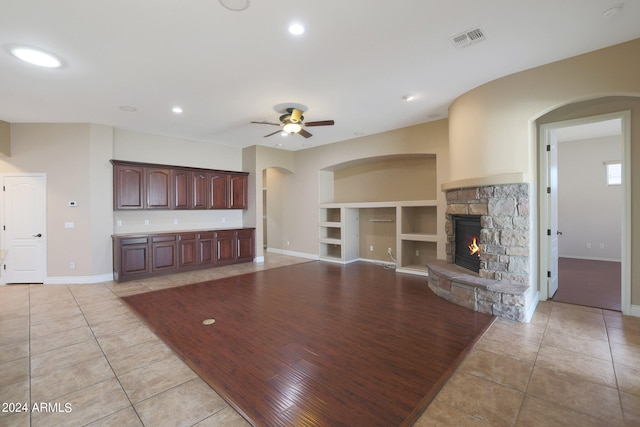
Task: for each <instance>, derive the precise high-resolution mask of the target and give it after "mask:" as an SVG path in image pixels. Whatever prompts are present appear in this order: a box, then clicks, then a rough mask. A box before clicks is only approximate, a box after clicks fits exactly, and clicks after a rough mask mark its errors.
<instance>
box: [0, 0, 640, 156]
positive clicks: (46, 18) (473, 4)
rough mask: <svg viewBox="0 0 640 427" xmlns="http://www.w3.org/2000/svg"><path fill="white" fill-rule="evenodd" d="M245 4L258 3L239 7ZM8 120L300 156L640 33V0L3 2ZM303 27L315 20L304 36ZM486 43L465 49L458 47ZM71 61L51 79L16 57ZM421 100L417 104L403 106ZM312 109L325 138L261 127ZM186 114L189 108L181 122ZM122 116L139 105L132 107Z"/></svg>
mask: <svg viewBox="0 0 640 427" xmlns="http://www.w3.org/2000/svg"><path fill="white" fill-rule="evenodd" d="M225 1H226V2H228V3H229V4H231V5H238V4H241V3H242V2H243V1H245V0H225ZM1 3H2V5H1V6H2V7H1V8H0V46H2V50H0V120H4V121H8V122H91V123H98V124H106V125H112V126H116V127H121V128H126V129H132V130H139V131H144V132H150V133H156V134H161V135H168V136H174V137H179V138H183V139H190V140H197V141H207V142H212V143H218V144H226V145H233V146H237V147H245V146H251V145H256V144H260V145H268V146H276V144H282V147H281V148H283V149H290V150H297V149H301V148H305V147H309V146H317V145H321V144H328V143H332V142H337V141H342V140H345V139H351V138H354V137H357V136H359V135H368V134H374V133H379V132H383V131H386V130H391V129H397V128H401V127H405V126H409V125H414V124H418V123H423V122H428V121H432V120H436V119H440V118H444V117H446V116H447V108H448V106H449V105H450V103H451V102H452V101H453V100H454V99H455V98H456V97H458V96H459V95H461V94H462V93H464V92H466V91H468V90H470V89H472V88H474V87H477V86H479V85H481V84H483V83H486V82H488V81H491V80H494V79H497V78H499V77H502V76H505V75H508V74H511V73H514V72H518V71H521V70H525V69H528V68H531V67H535V66H539V65H542V64H546V63H549V62H553V61H557V60H561V59H564V58H567V57H571V56H575V55H578V54H582V53H585V52H589V51H593V50H596V49H600V48H604V47H607V46H611V45H614V44H617V43H621V42H624V41H628V40H633V39H636V38H640V25H639V24H638V23H640V1H637V0H627V1H626V3H624V5H623V8H622V10H621V11H620V12H619V13H618V14H617V15H615V16H613V17H608V18H607V17H604V16H603V12H604V11H605V10H607V9H608V8H610V7H612V6H614V5H616V4H622V3H620V2H619V1H615V0H562V1H558V0H536V1H513V0H482V1H479V0H456V1H447V0H397V1H388V0H348V1H336V0H325V1H300V0H297V1H293V0H270V1H260V0H252V1H251V3H250V6H249V7H248V8H247V9H246V10H244V11H240V12H234V11H230V10H228V9H226V8H225V7H223V6H222V4H221V3H220V2H219V0H135V1H131V0H109V1H91V0H57V1H51V0H1ZM292 21H299V22H301V23H303V24H304V25H305V26H306V32H305V33H304V34H303V35H302V36H297V37H295V36H292V35H290V34H289V33H288V31H287V28H288V26H289V24H290V23H291V22H292ZM478 27H479V28H481V29H482V30H483V32H484V33H485V34H486V39H485V40H484V41H482V42H479V43H476V44H472V45H470V46H468V47H465V48H458V47H455V46H454V45H453V43H452V42H451V40H450V39H451V38H452V37H453V36H456V35H458V34H460V33H463V32H465V31H467V30H470V29H474V28H478ZM15 44H27V45H30V46H33V47H38V48H42V49H45V50H48V51H50V52H52V53H55V54H57V55H59V56H60V57H62V58H63V60H64V61H65V66H64V67H63V68H61V69H56V70H50V69H39V68H36V67H34V66H31V65H28V64H25V63H22V62H20V61H19V60H17V59H16V58H14V57H12V56H11V55H10V54H9V53H8V49H9V48H10V47H11V46H13V45H15ZM409 94H416V95H418V98H417V99H416V100H414V101H412V102H406V101H403V100H402V97H403V96H405V95H409ZM283 103H299V104H302V105H305V106H307V107H308V111H307V112H306V113H305V119H306V121H318V120H326V119H335V122H336V123H335V126H332V127H313V128H311V127H310V128H308V129H307V130H309V131H310V132H311V133H313V134H314V136H313V137H312V138H309V139H305V138H303V137H301V136H299V135H295V136H286V137H283V136H280V135H274V136H272V137H270V138H263V135H266V134H268V133H270V132H272V131H273V130H274V129H277V128H274V127H271V126H265V125H255V124H250V123H249V122H250V121H262V120H270V121H274V120H277V118H278V115H279V114H278V113H277V112H276V111H275V110H274V106H276V105H280V104H283ZM174 105H180V106H181V107H182V108H183V109H184V113H183V114H181V115H176V114H174V113H172V112H171V108H172V107H173V106H174ZM120 106H132V107H135V108H136V109H137V111H136V112H125V111H122V110H121V109H119V107H120Z"/></svg>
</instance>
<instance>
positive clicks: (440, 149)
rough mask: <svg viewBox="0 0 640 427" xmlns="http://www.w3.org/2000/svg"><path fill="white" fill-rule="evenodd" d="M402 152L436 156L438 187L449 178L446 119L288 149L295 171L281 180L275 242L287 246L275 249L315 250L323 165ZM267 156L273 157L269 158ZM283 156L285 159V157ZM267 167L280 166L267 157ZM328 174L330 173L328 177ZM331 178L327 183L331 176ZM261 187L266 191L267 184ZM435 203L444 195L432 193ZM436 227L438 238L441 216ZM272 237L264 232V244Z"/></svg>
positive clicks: (314, 252) (441, 246)
mask: <svg viewBox="0 0 640 427" xmlns="http://www.w3.org/2000/svg"><path fill="white" fill-rule="evenodd" d="M404 154H432V155H435V156H436V163H437V182H436V183H435V186H436V188H440V185H441V184H442V183H443V182H446V181H447V180H448V179H449V172H448V170H449V156H448V122H447V120H438V121H435V122H430V123H425V124H422V125H417V126H411V127H407V128H403V129H398V130H394V131H390V132H384V133H380V134H376V135H370V136H366V137H362V138H357V139H352V140H348V141H344V142H340V143H336V144H329V145H324V146H320V147H317V148H310V149H306V150H301V151H296V152H294V160H295V170H294V171H293V173H291V174H289V175H284V176H283V177H282V180H281V186H280V187H281V188H280V191H282V200H283V205H284V206H285V207H286V208H285V209H283V212H282V221H281V222H282V224H283V227H282V234H281V236H278V238H277V240H278V241H279V242H289V246H286V247H280V248H278V249H282V250H288V251H292V252H298V253H302V254H312V255H317V254H318V215H319V214H318V206H319V204H320V203H321V202H329V201H333V200H327V199H326V198H325V196H326V194H327V193H326V192H323V193H322V195H321V191H322V190H321V187H322V186H321V185H320V183H321V182H323V185H324V184H326V183H327V182H325V181H326V180H325V177H326V174H327V173H326V172H324V171H325V170H331V169H332V168H333V167H334V166H335V165H339V164H343V163H346V162H350V161H354V160H359V159H374V158H377V157H388V156H393V155H404ZM272 160H276V159H273V158H272ZM287 160H288V158H287ZM270 166H272V167H284V165H281V164H277V162H275V161H274V162H272V163H271V164H270ZM332 179H333V178H332ZM332 179H331V181H330V182H331V185H333V180H332ZM267 191H270V189H268V190H267ZM437 199H438V202H439V205H440V206H443V207H444V206H445V201H444V194H443V193H442V192H438V194H437ZM438 231H439V234H440V236H442V238H443V239H444V215H442V216H441V218H439V224H438ZM271 244H272V239H271V236H270V237H269V246H270V247H271ZM438 246H439V250H441V251H442V253H441V254H440V255H439V256H441V257H444V240H443V241H442V242H439V245H438Z"/></svg>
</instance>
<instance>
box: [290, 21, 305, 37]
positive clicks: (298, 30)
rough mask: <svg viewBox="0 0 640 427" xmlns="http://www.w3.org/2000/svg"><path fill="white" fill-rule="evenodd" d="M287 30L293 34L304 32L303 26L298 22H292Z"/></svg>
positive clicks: (297, 34)
mask: <svg viewBox="0 0 640 427" xmlns="http://www.w3.org/2000/svg"><path fill="white" fill-rule="evenodd" d="M289 32H290V33H291V34H293V35H294V36H299V35H301V34H304V26H303V25H302V24H300V23H298V22H294V23H293V24H291V25H289Z"/></svg>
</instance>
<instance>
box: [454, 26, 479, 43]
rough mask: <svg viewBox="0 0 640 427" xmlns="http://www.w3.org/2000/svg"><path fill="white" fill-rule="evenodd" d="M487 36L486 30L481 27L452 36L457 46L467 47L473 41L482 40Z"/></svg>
mask: <svg viewBox="0 0 640 427" xmlns="http://www.w3.org/2000/svg"><path fill="white" fill-rule="evenodd" d="M485 38H486V37H485V35H484V31H482V30H481V29H480V28H474V29H473V30H468V31H465V32H464V33H462V34H458V35H457V36H453V37H451V42H452V43H453V45H454V46H456V47H467V46H469V45H471V44H473V43H478V42H481V41H482V40H484V39H485Z"/></svg>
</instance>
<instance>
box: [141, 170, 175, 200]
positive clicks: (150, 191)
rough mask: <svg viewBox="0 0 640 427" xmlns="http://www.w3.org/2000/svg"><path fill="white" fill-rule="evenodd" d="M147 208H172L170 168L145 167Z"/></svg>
mask: <svg viewBox="0 0 640 427" xmlns="http://www.w3.org/2000/svg"><path fill="white" fill-rule="evenodd" d="M145 179H146V187H147V209H172V208H173V203H172V200H171V199H172V197H171V196H172V191H171V190H172V187H173V186H172V185H171V184H172V182H171V169H157V168H145Z"/></svg>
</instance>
